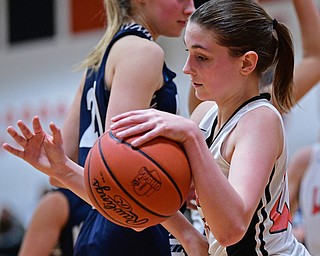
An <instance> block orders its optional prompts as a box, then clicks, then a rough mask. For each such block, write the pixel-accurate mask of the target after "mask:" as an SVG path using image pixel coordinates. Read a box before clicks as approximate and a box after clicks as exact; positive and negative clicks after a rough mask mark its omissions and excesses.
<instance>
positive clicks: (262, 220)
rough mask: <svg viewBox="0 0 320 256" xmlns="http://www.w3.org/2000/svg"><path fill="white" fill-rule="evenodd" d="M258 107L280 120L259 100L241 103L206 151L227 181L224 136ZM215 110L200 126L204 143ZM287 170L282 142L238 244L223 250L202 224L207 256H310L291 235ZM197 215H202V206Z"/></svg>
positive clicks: (213, 110) (256, 98)
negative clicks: (222, 148) (275, 160)
mask: <svg viewBox="0 0 320 256" xmlns="http://www.w3.org/2000/svg"><path fill="white" fill-rule="evenodd" d="M258 107H268V108H270V109H272V110H273V111H274V112H275V113H277V115H278V116H279V119H280V120H281V123H282V127H283V133H284V126H283V121H282V117H281V115H280V114H279V112H278V111H277V110H276V109H275V108H274V107H273V105H272V104H271V103H270V102H269V101H268V100H267V99H265V98H263V97H262V96H259V97H254V98H252V99H250V100H249V101H247V102H246V103H244V104H243V105H242V106H241V107H240V108H239V109H238V110H237V111H236V112H235V113H234V114H233V115H232V117H231V118H230V119H229V120H228V121H227V123H226V124H225V125H224V126H223V127H222V128H221V129H220V131H219V133H218V134H217V135H216V137H215V138H213V140H211V139H210V141H212V144H211V142H210V144H211V145H210V144H209V149H210V151H211V153H212V155H213V157H214V159H215V160H216V162H217V163H218V165H219V166H220V168H221V170H222V172H223V173H224V174H225V175H226V177H228V173H229V168H230V164H229V163H228V162H227V161H226V160H225V159H224V158H223V157H222V155H221V154H220V152H221V146H222V144H223V142H224V141H225V139H226V138H227V136H228V135H229V134H230V133H231V132H232V130H233V129H234V128H235V126H236V125H237V123H238V121H239V120H240V118H241V117H242V116H243V115H245V114H246V113H247V112H249V111H251V110H253V109H256V108H258ZM217 113H218V109H217V106H214V107H213V108H211V109H210V110H209V111H208V113H207V114H206V115H205V116H204V118H203V119H202V121H201V122H200V124H199V127H200V129H201V130H202V131H203V132H204V136H205V138H206V139H208V138H209V137H210V135H212V130H213V126H215V125H214V123H215V119H216V118H217ZM286 170H287V145H286V140H284V148H283V151H282V154H281V155H280V157H279V158H278V160H277V162H276V164H275V166H274V168H273V170H272V173H271V176H270V180H269V183H268V184H267V186H266V188H265V191H264V194H263V196H262V198H261V200H260V202H259V205H258V207H257V209H256V211H255V213H254V216H253V218H252V220H251V223H250V226H249V228H248V230H247V232H246V234H245V236H244V237H243V238H242V240H241V241H239V242H238V243H237V244H235V245H232V246H228V247H227V248H223V247H222V246H221V245H220V244H219V243H218V242H217V240H216V239H215V238H214V235H213V234H212V232H211V231H210V227H209V226H208V225H207V223H205V226H206V236H207V239H208V242H209V254H210V255H213V256H223V255H241V256H247V255H248V256H253V255H259V256H260V255H288V256H289V255H290V256H292V255H295V256H302V255H304V256H306V255H310V254H309V253H308V252H307V251H306V249H305V247H304V246H303V245H302V244H300V243H298V241H297V240H296V239H295V238H294V236H293V235H292V233H291V228H292V226H291V215H290V212H289V192H288V180H287V175H286ZM199 212H200V214H202V211H201V206H200V207H199Z"/></svg>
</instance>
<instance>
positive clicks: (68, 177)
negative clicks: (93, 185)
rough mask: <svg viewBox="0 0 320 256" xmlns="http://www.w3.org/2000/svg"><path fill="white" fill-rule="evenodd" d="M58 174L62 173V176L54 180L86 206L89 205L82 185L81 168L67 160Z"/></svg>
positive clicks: (82, 171)
mask: <svg viewBox="0 0 320 256" xmlns="http://www.w3.org/2000/svg"><path fill="white" fill-rule="evenodd" d="M59 173H63V176H61V177H55V179H57V180H58V181H60V182H61V183H62V184H63V185H64V186H65V187H67V188H68V189H70V190H71V191H72V192H74V193H75V194H76V195H78V196H79V197H81V198H82V199H83V200H84V201H86V202H87V203H88V204H91V203H90V199H89V197H88V195H87V192H86V188H85V184H84V177H83V174H84V169H83V167H81V166H80V165H78V164H76V163H75V162H73V161H72V160H70V159H67V161H66V163H65V165H64V166H63V167H62V169H60V172H59Z"/></svg>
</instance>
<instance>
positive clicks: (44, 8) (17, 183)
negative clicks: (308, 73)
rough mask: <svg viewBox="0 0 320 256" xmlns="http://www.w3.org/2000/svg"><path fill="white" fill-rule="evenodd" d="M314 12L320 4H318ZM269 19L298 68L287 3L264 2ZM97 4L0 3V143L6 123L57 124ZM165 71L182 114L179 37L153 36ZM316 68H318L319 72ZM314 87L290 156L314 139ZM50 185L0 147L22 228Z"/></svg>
mask: <svg viewBox="0 0 320 256" xmlns="http://www.w3.org/2000/svg"><path fill="white" fill-rule="evenodd" d="M317 1H318V4H319V6H320V0H317ZM263 5H264V6H265V8H266V9H267V10H268V11H269V13H270V14H271V15H272V16H273V17H275V18H277V19H278V20H281V21H282V22H285V23H286V24H287V25H288V27H289V28H290V29H291V31H292V33H293V36H294V42H295V48H296V60H297V62H298V61H299V59H300V58H301V39H300V34H299V27H298V22H297V20H296V16H295V12H294V8H293V6H292V3H291V1H280V0H276V1H266V2H264V3H263ZM102 10H103V8H102V4H101V1H100V0H90V1H87V0H28V1H20V0H0V91H1V93H0V144H1V145H2V144H3V142H10V143H13V141H12V140H11V139H10V138H9V136H8V135H7V133H6V127H7V126H8V125H15V123H16V121H17V120H19V119H22V120H25V121H28V122H29V124H30V120H31V119H32V117H33V116H34V115H39V116H40V118H41V119H42V121H43V122H44V124H45V125H44V127H45V128H48V123H49V122H51V121H54V122H55V123H57V124H59V125H61V124H62V122H63V119H64V116H65V114H66V111H67V110H68V108H69V105H70V104H71V101H72V99H73V96H74V94H75V92H76V89H77V87H78V85H79V83H80V79H81V76H82V72H83V71H75V70H74V65H76V64H77V63H79V62H80V61H81V60H82V59H83V58H84V57H85V56H86V54H87V53H88V52H89V51H90V50H91V48H92V47H93V46H94V45H95V44H96V43H97V42H98V40H99V39H100V37H101V36H102V33H103V23H104V16H103V11H102ZM158 42H159V44H160V45H161V46H162V47H163V48H164V50H165V52H166V61H167V64H168V66H169V67H170V68H171V69H172V70H174V71H175V72H176V73H177V78H176V80H175V81H176V83H177V85H178V91H179V94H180V103H181V104H180V105H181V106H180V113H181V115H183V116H188V115H189V113H188V109H187V103H188V93H189V88H190V81H189V78H188V77H187V76H186V75H184V74H183V73H182V68H183V65H184V61H185V59H186V52H185V47H184V45H183V36H181V38H178V39H176V38H175V39H172V38H159V40H158ZM319 68H320V67H319ZM319 98H320V89H319V86H316V87H315V88H314V89H313V90H312V91H310V92H309V93H308V94H307V95H306V96H305V97H304V98H303V99H302V100H301V101H300V104H299V105H298V106H296V107H295V108H294V109H293V111H292V112H291V113H290V114H289V115H287V116H286V119H285V120H286V129H287V136H288V143H289V150H290V155H292V154H293V153H295V152H296V151H297V150H298V149H300V148H301V147H303V146H305V145H308V144H311V143H313V142H314V141H316V140H317V139H318V135H319V123H320V115H319V110H320V103H319ZM49 187H50V185H49V183H48V179H47V177H46V176H45V175H43V174H41V173H39V172H37V171H36V170H34V169H33V168H32V167H30V166H29V165H27V164H26V163H24V162H23V161H22V160H20V159H17V158H15V157H12V156H11V155H9V154H8V153H6V152H5V151H4V150H3V149H2V148H0V204H2V205H5V206H6V207H9V208H10V209H11V210H12V212H13V213H14V214H15V215H16V216H17V218H18V220H19V221H20V222H21V223H22V225H23V226H26V225H27V224H28V221H29V219H30V217H31V214H32V212H33V210H34V208H35V206H36V204H37V202H38V200H39V198H40V197H41V195H42V194H43V193H44V192H45V191H46V190H47V189H48V188H49Z"/></svg>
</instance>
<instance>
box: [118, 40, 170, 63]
mask: <svg viewBox="0 0 320 256" xmlns="http://www.w3.org/2000/svg"><path fill="white" fill-rule="evenodd" d="M112 48H113V49H112V50H113V51H114V52H115V53H116V54H117V55H118V56H119V54H121V56H122V55H124V56H127V57H128V56H130V57H131V58H132V57H135V56H136V57H139V58H142V59H145V58H150V59H153V60H159V59H160V61H162V62H163V60H164V51H163V49H162V48H161V46H160V45H158V44H157V43H156V42H154V41H151V40H148V39H146V38H142V37H139V36H135V35H128V36H125V37H123V38H121V39H119V40H118V41H117V42H116V43H115V44H114V46H113V47H112Z"/></svg>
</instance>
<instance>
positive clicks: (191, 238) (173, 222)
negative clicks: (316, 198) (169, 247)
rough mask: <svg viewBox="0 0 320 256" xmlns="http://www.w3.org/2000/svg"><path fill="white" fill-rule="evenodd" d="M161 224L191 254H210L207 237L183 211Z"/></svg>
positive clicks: (197, 255) (195, 255) (198, 255)
mask: <svg viewBox="0 0 320 256" xmlns="http://www.w3.org/2000/svg"><path fill="white" fill-rule="evenodd" d="M161 224H162V226H164V227H165V228H166V229H167V230H168V231H169V232H170V233H171V234H172V235H173V236H174V237H175V238H176V239H177V240H178V241H179V242H180V243H181V244H182V246H183V248H184V249H185V250H186V252H187V254H188V255H189V256H202V255H206V256H207V255H208V243H207V239H206V238H205V236H204V235H202V234H201V233H200V232H199V231H198V230H197V229H195V228H194V227H193V225H192V224H191V223H190V222H189V220H188V219H187V218H186V217H185V216H184V215H183V214H182V213H181V212H179V211H178V212H177V213H176V214H174V215H173V216H171V217H170V218H169V219H167V220H166V221H164V222H162V223H161Z"/></svg>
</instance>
